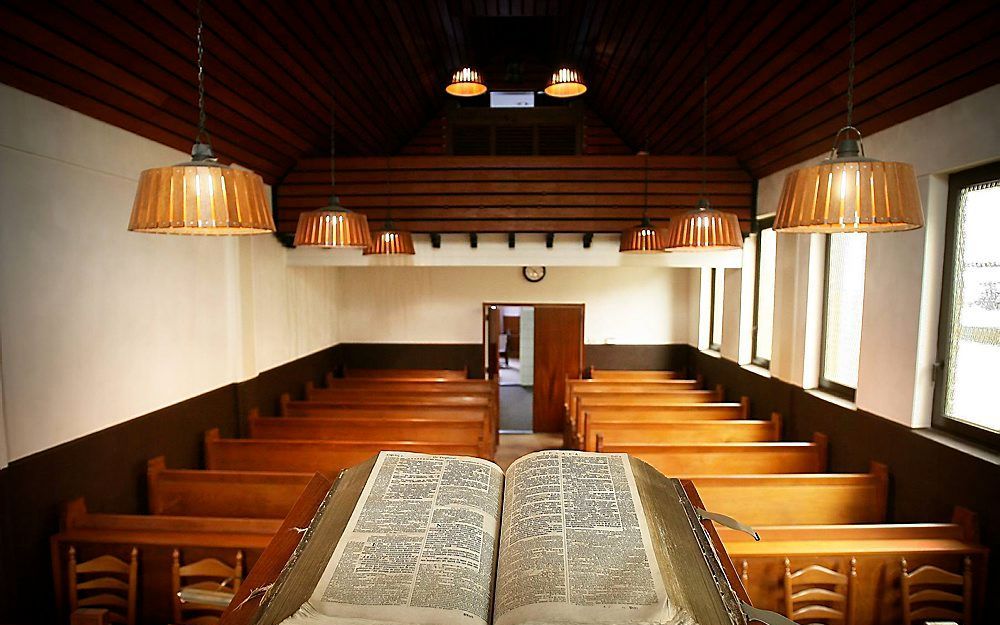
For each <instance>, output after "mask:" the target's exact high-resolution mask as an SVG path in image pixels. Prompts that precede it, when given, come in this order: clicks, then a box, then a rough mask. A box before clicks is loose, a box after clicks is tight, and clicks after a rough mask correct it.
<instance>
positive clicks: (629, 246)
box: [618, 150, 667, 254]
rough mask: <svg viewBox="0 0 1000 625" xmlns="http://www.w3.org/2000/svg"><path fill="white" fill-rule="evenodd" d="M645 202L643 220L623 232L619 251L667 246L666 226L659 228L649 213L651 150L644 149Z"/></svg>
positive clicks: (650, 250)
mask: <svg viewBox="0 0 1000 625" xmlns="http://www.w3.org/2000/svg"><path fill="white" fill-rule="evenodd" d="M642 154H643V155H644V157H645V160H644V161H643V166H644V174H643V204H642V222H641V223H640V224H639V225H638V226H632V227H631V228H628V229H627V230H625V231H624V232H622V238H621V243H620V244H619V246H618V251H619V252H624V253H630V254H646V253H654V252H665V251H666V247H667V239H666V234H667V231H666V228H658V227H656V226H654V225H653V222H652V221H650V219H649V215H648V214H647V213H648V212H649V152H648V151H645V150H644V151H643V152H642Z"/></svg>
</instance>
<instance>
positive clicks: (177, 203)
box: [128, 0, 274, 235]
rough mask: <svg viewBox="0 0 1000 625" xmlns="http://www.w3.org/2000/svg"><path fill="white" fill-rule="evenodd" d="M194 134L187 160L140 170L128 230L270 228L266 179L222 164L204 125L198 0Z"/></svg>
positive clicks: (261, 231)
mask: <svg viewBox="0 0 1000 625" xmlns="http://www.w3.org/2000/svg"><path fill="white" fill-rule="evenodd" d="M197 13H198V30H197V40H198V134H197V135H196V136H195V143H194V148H192V150H191V160H190V161H187V162H184V163H179V164H177V165H173V166H171V167H157V168H154V169H147V170H145V171H143V172H142V173H141V174H139V185H138V188H137V189H136V193H135V201H134V202H133V204H132V215H131V217H130V218H129V223H128V229H129V230H131V231H133V232H147V233H153V234H196V235H234V234H264V233H267V232H274V218H273V216H272V215H271V209H270V207H269V206H268V203H267V193H265V191H264V181H263V180H262V179H261V177H260V176H258V175H257V174H255V173H253V172H252V171H247V170H245V169H235V168H233V167H230V166H228V165H223V164H222V163H220V162H219V161H218V160H217V159H216V158H215V154H214V153H213V152H212V144H211V137H210V136H209V134H208V131H207V130H205V120H206V115H205V71H204V56H205V48H204V45H203V41H202V31H203V30H204V23H203V20H202V13H201V1H200V0H199V2H198V7H197Z"/></svg>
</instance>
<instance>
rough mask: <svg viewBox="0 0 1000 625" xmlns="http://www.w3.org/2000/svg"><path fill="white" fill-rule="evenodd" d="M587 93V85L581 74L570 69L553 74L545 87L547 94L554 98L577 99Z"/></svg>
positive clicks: (562, 68)
mask: <svg viewBox="0 0 1000 625" xmlns="http://www.w3.org/2000/svg"><path fill="white" fill-rule="evenodd" d="M586 92H587V85H585V84H583V78H582V77H581V76H580V72H578V71H577V70H575V69H570V68H568V67H561V68H559V69H558V70H556V71H555V72H553V74H552V78H551V79H550V80H549V84H548V85H546V86H545V93H546V94H547V95H550V96H552V97H553V98H575V97H576V96H579V95H583V94H584V93H586Z"/></svg>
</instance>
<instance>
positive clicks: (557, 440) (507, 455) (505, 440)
mask: <svg viewBox="0 0 1000 625" xmlns="http://www.w3.org/2000/svg"><path fill="white" fill-rule="evenodd" d="M562 446H563V437H562V434H558V433H552V432H540V433H537V434H501V435H500V445H498V446H497V453H496V463H497V464H498V465H500V468H501V469H503V470H504V471H506V470H507V467H509V466H510V463H512V462H514V461H515V460H517V459H518V458H520V457H521V456H523V455H524V454H530V453H531V452H533V451H541V450H543V449H562Z"/></svg>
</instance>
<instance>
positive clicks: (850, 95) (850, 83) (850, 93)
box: [847, 0, 858, 126]
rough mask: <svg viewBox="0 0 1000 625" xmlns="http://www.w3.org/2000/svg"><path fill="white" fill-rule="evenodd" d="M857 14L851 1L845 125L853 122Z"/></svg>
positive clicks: (856, 7) (855, 4)
mask: <svg viewBox="0 0 1000 625" xmlns="http://www.w3.org/2000/svg"><path fill="white" fill-rule="evenodd" d="M857 14H858V2H857V0H851V53H850V61H849V62H848V64H847V125H848V126H851V125H853V122H854V40H855V39H856V37H857V30H856V26H855V21H856V20H857Z"/></svg>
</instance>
